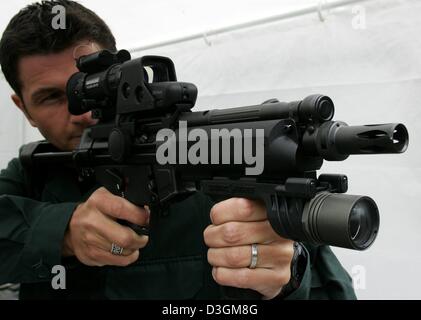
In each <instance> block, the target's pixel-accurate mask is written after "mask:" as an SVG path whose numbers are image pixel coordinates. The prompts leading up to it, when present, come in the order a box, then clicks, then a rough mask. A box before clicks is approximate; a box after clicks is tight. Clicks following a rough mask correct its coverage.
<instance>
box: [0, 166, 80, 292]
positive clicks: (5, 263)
mask: <svg viewBox="0 0 421 320" xmlns="http://www.w3.org/2000/svg"><path fill="white" fill-rule="evenodd" d="M27 195H28V184H27V180H26V178H25V175H24V172H23V169H22V166H21V165H20V161H19V160H18V159H13V160H12V161H11V162H10V163H9V165H8V167H7V168H6V169H4V170H2V171H1V172H0V284H3V283H8V282H13V283H31V282H40V281H48V280H49V279H50V278H51V270H52V267H53V266H54V265H58V264H61V250H62V243H63V238H64V233H65V231H66V229H67V225H68V223H69V221H70V218H71V216H72V214H73V211H74V209H75V207H76V205H77V203H60V204H53V203H46V202H39V201H36V200H33V199H30V198H28V197H27Z"/></svg>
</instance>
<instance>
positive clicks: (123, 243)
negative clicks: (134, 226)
mask: <svg viewBox="0 0 421 320" xmlns="http://www.w3.org/2000/svg"><path fill="white" fill-rule="evenodd" d="M131 244H132V236H131V234H130V233H127V232H125V233H122V234H121V235H120V239H119V245H120V247H123V248H128V247H130V246H131Z"/></svg>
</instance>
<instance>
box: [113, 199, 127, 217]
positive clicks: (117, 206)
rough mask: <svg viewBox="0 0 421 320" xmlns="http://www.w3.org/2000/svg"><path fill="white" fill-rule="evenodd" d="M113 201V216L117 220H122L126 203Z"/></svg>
mask: <svg viewBox="0 0 421 320" xmlns="http://www.w3.org/2000/svg"><path fill="white" fill-rule="evenodd" d="M116 200H120V199H116ZM116 200H115V201H112V207H111V208H112V209H111V210H112V212H113V215H114V216H115V217H116V218H117V219H121V218H122V217H123V212H124V203H123V201H116Z"/></svg>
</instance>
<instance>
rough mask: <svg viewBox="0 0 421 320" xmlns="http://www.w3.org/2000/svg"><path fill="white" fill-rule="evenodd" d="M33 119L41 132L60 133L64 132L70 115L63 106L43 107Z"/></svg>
mask: <svg viewBox="0 0 421 320" xmlns="http://www.w3.org/2000/svg"><path fill="white" fill-rule="evenodd" d="M33 119H34V121H35V122H36V124H37V126H38V129H39V130H40V131H41V132H42V133H46V134H55V135H57V134H58V135H60V134H64V133H65V132H66V129H67V127H68V123H69V119H70V115H69V114H68V112H67V110H65V109H64V108H60V107H56V108H44V109H43V110H39V111H38V112H36V114H35V115H34V116H33Z"/></svg>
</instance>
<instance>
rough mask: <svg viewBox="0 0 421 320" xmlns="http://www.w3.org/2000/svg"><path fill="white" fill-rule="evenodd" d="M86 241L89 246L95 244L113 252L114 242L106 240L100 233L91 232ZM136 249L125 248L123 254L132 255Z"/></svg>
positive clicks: (94, 245) (96, 246) (99, 247)
mask: <svg viewBox="0 0 421 320" xmlns="http://www.w3.org/2000/svg"><path fill="white" fill-rule="evenodd" d="M86 243H87V245H88V246H93V247H95V248H98V249H101V250H103V251H108V252H111V248H112V243H111V242H110V241H108V240H106V239H105V238H103V237H101V236H100V235H99V234H94V233H89V234H88V235H87V236H86ZM134 251H135V250H133V249H130V248H124V249H123V252H122V255H123V256H130V255H131V254H132V253H133V252H134Z"/></svg>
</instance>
